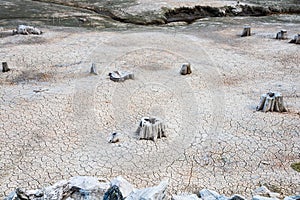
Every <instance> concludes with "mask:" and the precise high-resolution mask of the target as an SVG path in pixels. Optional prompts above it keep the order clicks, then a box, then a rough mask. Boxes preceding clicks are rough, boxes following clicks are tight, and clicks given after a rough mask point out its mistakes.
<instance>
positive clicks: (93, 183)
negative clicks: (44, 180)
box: [6, 176, 108, 200]
mask: <svg viewBox="0 0 300 200" xmlns="http://www.w3.org/2000/svg"><path fill="white" fill-rule="evenodd" d="M107 189H108V184H107V183H100V182H98V180H97V178H95V177H88V176H82V177H81V176H78V177H72V178H71V179H70V180H69V181H65V180H63V181H59V182H57V183H55V184H54V185H52V186H49V187H46V188H42V189H39V190H28V191H25V190H22V189H20V188H17V189H16V190H15V191H14V192H12V193H11V194H10V195H9V196H8V197H7V198H6V200H29V199H30V200H52V199H53V200H54V199H55V200H63V199H69V200H71V199H74V200H75V199H76V200H77V199H78V200H84V199H90V200H100V199H102V198H103V195H104V192H105V191H106V190H107Z"/></svg>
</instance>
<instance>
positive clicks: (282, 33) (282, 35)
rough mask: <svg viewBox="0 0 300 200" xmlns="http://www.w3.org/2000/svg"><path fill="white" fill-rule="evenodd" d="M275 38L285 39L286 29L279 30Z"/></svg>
mask: <svg viewBox="0 0 300 200" xmlns="http://www.w3.org/2000/svg"><path fill="white" fill-rule="evenodd" d="M276 39H278V40H286V39H287V31H286V30H281V31H280V32H278V33H277V34H276Z"/></svg>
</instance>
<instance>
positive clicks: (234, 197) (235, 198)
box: [229, 194, 246, 200]
mask: <svg viewBox="0 0 300 200" xmlns="http://www.w3.org/2000/svg"><path fill="white" fill-rule="evenodd" d="M229 200H246V198H245V197H244V196H242V195H239V194H234V195H232V196H231V197H230V198H229Z"/></svg>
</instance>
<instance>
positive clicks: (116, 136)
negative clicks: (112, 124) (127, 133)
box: [108, 132, 121, 143]
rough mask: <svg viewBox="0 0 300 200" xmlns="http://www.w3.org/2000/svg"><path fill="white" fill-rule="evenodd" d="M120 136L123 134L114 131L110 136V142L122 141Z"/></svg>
mask: <svg viewBox="0 0 300 200" xmlns="http://www.w3.org/2000/svg"><path fill="white" fill-rule="evenodd" d="M120 138H121V134H120V133H117V132H114V133H112V134H111V135H110V136H109V138H108V142H109V143H117V142H120Z"/></svg>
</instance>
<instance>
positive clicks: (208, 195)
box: [199, 189, 228, 200]
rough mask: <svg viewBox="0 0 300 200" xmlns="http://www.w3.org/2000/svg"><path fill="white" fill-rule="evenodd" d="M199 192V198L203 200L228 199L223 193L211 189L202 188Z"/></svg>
mask: <svg viewBox="0 0 300 200" xmlns="http://www.w3.org/2000/svg"><path fill="white" fill-rule="evenodd" d="M199 194H200V197H201V199H203V200H228V198H227V197H225V196H224V195H220V194H219V193H217V192H215V191H213V190H208V189H202V190H201V191H200V192H199Z"/></svg>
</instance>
